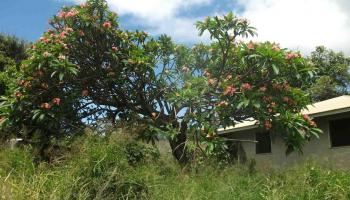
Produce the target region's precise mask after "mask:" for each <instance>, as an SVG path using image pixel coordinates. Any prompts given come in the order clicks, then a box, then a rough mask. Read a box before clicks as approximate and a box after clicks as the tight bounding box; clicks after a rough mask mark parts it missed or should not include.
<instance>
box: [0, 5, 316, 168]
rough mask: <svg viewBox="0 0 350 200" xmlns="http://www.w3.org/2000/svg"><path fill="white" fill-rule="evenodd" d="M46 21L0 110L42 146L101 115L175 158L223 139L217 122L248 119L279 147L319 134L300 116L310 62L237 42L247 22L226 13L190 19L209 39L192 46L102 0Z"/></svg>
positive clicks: (273, 47) (11, 126)
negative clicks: (163, 140)
mask: <svg viewBox="0 0 350 200" xmlns="http://www.w3.org/2000/svg"><path fill="white" fill-rule="evenodd" d="M50 24H51V29H49V30H48V31H46V32H45V33H44V34H43V36H42V37H41V38H40V40H38V41H37V42H35V43H34V44H33V46H32V47H31V49H30V50H29V52H28V53H29V55H30V57H29V58H28V59H27V60H26V61H24V62H23V63H22V65H21V73H20V75H19V77H18V80H17V81H16V82H17V86H16V88H14V89H13V92H12V94H11V95H7V97H6V99H5V102H3V103H2V106H1V107H0V109H1V125H2V128H3V129H6V130H12V131H10V132H11V133H15V134H16V135H17V136H18V137H21V138H23V139H24V141H25V142H28V143H31V144H33V145H35V144H38V146H40V148H41V149H42V151H44V149H45V148H48V146H50V144H51V143H52V142H53V141H57V140H60V139H63V138H65V139H67V138H68V139H71V138H73V137H74V136H75V135H76V134H72V133H76V132H77V130H81V129H82V127H84V126H85V125H86V124H89V125H90V126H93V125H96V124H95V123H96V122H97V121H98V120H101V119H103V118H104V119H106V118H107V119H109V121H110V123H112V124H115V123H116V122H117V121H124V122H125V121H127V122H129V123H137V124H139V125H142V126H144V127H145V129H144V132H143V134H144V135H142V136H147V137H148V138H151V139H152V138H155V137H157V136H158V135H159V134H162V135H163V136H166V137H167V138H168V139H169V142H170V146H171V147H172V151H173V155H174V156H175V157H176V158H177V159H178V160H179V161H180V162H187V161H188V160H189V159H191V158H194V157H193V156H196V154H197V152H201V153H208V154H210V153H211V152H212V151H213V150H214V149H216V147H218V146H220V145H221V146H223V145H224V143H222V142H220V141H222V138H219V137H217V135H216V132H217V129H218V128H220V127H227V126H231V125H234V124H235V123H237V122H239V121H242V120H245V119H247V118H254V119H256V120H257V121H258V123H259V124H260V125H261V127H264V128H265V129H266V130H269V131H271V132H273V131H274V132H276V133H277V134H279V135H280V136H281V137H282V138H283V139H284V141H285V143H286V146H287V152H291V151H294V150H297V151H301V150H302V145H303V144H304V143H305V141H307V140H308V139H310V137H312V136H317V135H318V133H319V130H318V129H317V128H316V125H315V123H314V122H313V121H312V120H311V119H310V118H309V117H308V116H302V115H300V114H298V113H299V112H300V110H301V109H303V108H305V106H306V105H307V104H309V103H310V98H309V96H308V95H307V93H305V92H304V90H305V88H307V87H309V86H310V83H311V78H312V76H313V68H312V67H311V66H309V64H308V62H307V61H306V60H305V59H304V58H302V56H301V55H300V54H299V53H298V52H292V51H290V50H288V49H284V48H281V47H279V45H278V44H275V43H270V42H264V43H254V42H249V43H246V42H240V39H242V38H246V37H248V36H254V35H255V29H254V28H253V27H251V26H250V25H249V23H248V21H247V20H245V19H241V18H237V17H236V16H234V15H233V14H232V13H229V14H227V15H225V16H223V17H222V18H221V17H212V18H211V17H208V18H206V19H205V20H204V21H203V22H198V23H197V27H198V29H199V32H200V33H201V34H202V33H203V32H205V31H207V32H209V34H210V37H211V39H212V42H211V43H210V44H208V45H204V44H198V45H194V46H193V47H192V48H189V47H186V46H184V45H177V44H174V43H173V42H172V41H171V39H170V38H169V37H167V36H164V35H163V36H160V37H159V38H156V39H155V38H152V37H149V36H148V34H147V33H145V32H140V31H126V30H123V29H121V28H120V27H119V23H118V21H117V15H116V14H115V13H113V12H111V11H109V10H108V8H107V4H106V2H105V1H103V0H90V1H88V2H87V3H85V4H82V5H79V6H73V7H65V8H63V10H62V11H60V12H59V13H58V14H57V15H56V16H55V17H54V18H53V19H52V20H51V22H50ZM291 74H293V76H291ZM73 130H74V131H73ZM281 130H283V131H281ZM223 148H224V146H223Z"/></svg>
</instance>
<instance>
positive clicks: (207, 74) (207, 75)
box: [203, 69, 211, 77]
mask: <svg viewBox="0 0 350 200" xmlns="http://www.w3.org/2000/svg"><path fill="white" fill-rule="evenodd" d="M203 75H204V76H205V77H209V76H210V75H211V74H210V72H209V71H208V70H207V69H205V70H204V73H203Z"/></svg>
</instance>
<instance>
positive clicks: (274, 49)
mask: <svg viewBox="0 0 350 200" xmlns="http://www.w3.org/2000/svg"><path fill="white" fill-rule="evenodd" d="M271 49H272V50H273V51H280V50H281V49H280V47H279V45H278V44H273V45H272V48H271Z"/></svg>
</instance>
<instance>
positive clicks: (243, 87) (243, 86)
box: [241, 83, 252, 90]
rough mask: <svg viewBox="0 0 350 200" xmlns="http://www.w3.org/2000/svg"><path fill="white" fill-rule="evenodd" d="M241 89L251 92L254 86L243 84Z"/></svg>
mask: <svg viewBox="0 0 350 200" xmlns="http://www.w3.org/2000/svg"><path fill="white" fill-rule="evenodd" d="M241 88H242V90H251V89H252V86H251V85H250V84H249V83H243V84H242V87H241Z"/></svg>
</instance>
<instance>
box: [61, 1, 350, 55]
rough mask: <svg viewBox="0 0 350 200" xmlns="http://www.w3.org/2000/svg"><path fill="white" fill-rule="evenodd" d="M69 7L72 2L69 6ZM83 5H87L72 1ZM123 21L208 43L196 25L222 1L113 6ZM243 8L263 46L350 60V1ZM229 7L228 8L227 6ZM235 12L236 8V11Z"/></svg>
mask: <svg viewBox="0 0 350 200" xmlns="http://www.w3.org/2000/svg"><path fill="white" fill-rule="evenodd" d="M66 1H69V0H66ZM70 1H75V2H81V1H84V0H70ZM107 2H108V4H109V6H110V8H111V9H112V10H113V11H115V12H117V13H118V14H119V15H120V16H124V17H129V22H130V23H132V25H134V26H135V25H136V26H142V27H145V28H146V31H147V32H150V33H151V34H153V35H158V34H163V33H165V34H167V35H170V36H172V37H173V38H174V39H175V40H176V41H177V42H184V43H188V42H189V43H193V42H198V41H208V37H207V36H204V37H202V38H199V36H198V31H197V30H196V28H195V26H194V23H195V22H196V21H198V20H202V19H203V18H204V17H205V16H208V15H213V14H217V13H214V12H215V11H214V10H215V6H216V5H220V3H221V4H222V3H223V2H224V1H218V0H216V1H215V0H107ZM233 2H236V3H238V4H239V6H240V8H243V12H241V13H240V15H241V16H243V17H245V18H247V19H249V20H250V21H251V24H252V25H253V26H255V27H256V28H257V29H258V30H257V32H258V38H257V40H260V41H265V40H269V41H275V42H278V43H280V44H281V45H282V46H283V47H288V48H292V49H297V50H301V51H302V52H304V53H308V52H310V51H312V50H314V48H315V46H317V45H325V46H326V47H329V48H332V49H335V50H341V51H344V52H345V53H346V54H349V55H350V13H349V12H348V10H350V1H349V0H232V4H231V5H230V4H227V5H226V8H227V10H230V9H231V10H235V9H236V8H235V7H233V5H234V3H233ZM226 3H227V2H226ZM201 5H211V6H212V7H213V10H212V11H210V12H211V13H201V15H202V16H198V15H197V17H185V16H183V15H182V14H183V13H191V9H193V8H195V7H198V6H201ZM230 6H232V8H230Z"/></svg>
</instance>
